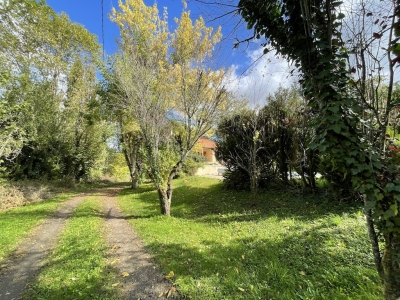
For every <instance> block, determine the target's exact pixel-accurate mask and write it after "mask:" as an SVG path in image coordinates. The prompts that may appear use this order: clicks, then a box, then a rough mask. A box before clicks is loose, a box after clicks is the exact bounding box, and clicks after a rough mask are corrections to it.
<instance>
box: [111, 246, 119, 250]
mask: <svg viewBox="0 0 400 300" xmlns="http://www.w3.org/2000/svg"><path fill="white" fill-rule="evenodd" d="M119 248H121V247H120V246H118V245H114V246H113V247H112V249H114V250H115V249H119Z"/></svg>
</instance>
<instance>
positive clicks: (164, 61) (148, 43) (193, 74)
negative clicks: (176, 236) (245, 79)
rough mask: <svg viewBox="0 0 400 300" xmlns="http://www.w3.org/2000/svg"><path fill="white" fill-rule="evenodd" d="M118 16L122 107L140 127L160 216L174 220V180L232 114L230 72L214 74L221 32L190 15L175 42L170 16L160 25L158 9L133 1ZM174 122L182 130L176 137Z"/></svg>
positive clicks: (179, 25)
mask: <svg viewBox="0 0 400 300" xmlns="http://www.w3.org/2000/svg"><path fill="white" fill-rule="evenodd" d="M119 8H120V11H117V10H115V9H113V11H112V15H111V19H112V20H113V21H114V22H115V23H116V24H118V26H119V28H120V31H121V37H122V39H121V43H120V50H121V51H120V53H119V54H118V55H117V59H116V75H117V78H118V81H119V84H120V86H121V89H122V90H124V92H125V94H126V98H125V100H124V101H123V102H122V103H121V105H124V106H125V107H126V109H129V110H130V111H131V112H132V116H134V117H135V118H136V120H137V121H138V124H139V126H140V128H141V130H142V134H143V137H144V140H145V143H146V149H147V151H148V156H149V165H150V168H151V176H152V179H153V181H154V184H155V187H156V189H157V191H158V194H159V200H160V208H161V213H162V214H165V215H170V208H171V199H172V179H173V178H174V176H175V175H176V173H177V172H178V171H179V169H180V168H181V166H182V164H183V162H184V161H185V159H186V157H187V156H188V154H189V153H190V151H191V150H192V148H193V147H194V146H195V144H196V142H197V141H198V139H199V138H200V137H201V136H202V135H204V134H205V133H206V132H207V131H209V130H210V128H211V127H212V126H213V124H214V122H215V121H216V119H218V116H219V115H220V114H221V112H222V111H223V109H224V108H225V107H226V102H227V99H228V97H227V92H226V91H225V89H224V87H223V83H224V76H225V71H224V70H222V69H221V70H213V69H212V68H211V67H210V66H209V62H210V58H212V53H213V50H214V46H215V44H216V43H218V42H219V40H220V39H221V32H220V29H218V30H216V31H213V29H212V28H211V27H207V26H205V23H204V20H203V19H202V18H201V17H200V18H199V19H198V20H197V21H196V22H195V23H194V24H193V22H192V20H191V18H190V12H188V11H184V12H183V13H182V16H181V18H180V19H179V20H178V19H176V22H177V29H176V31H175V32H174V33H173V34H171V33H170V32H169V31H168V23H167V21H166V17H167V13H166V11H164V16H163V18H161V17H160V16H159V13H158V9H157V6H156V5H153V6H146V5H145V4H144V2H143V1H142V0H127V1H126V2H125V3H123V2H122V1H119ZM172 120H173V121H174V122H175V123H177V122H178V123H179V124H180V126H179V127H180V128H181V129H180V130H178V131H175V132H174V131H173V127H172V125H171V121H172ZM182 129H183V130H182ZM171 145H173V146H174V147H171ZM165 153H168V155H167V156H168V158H165Z"/></svg>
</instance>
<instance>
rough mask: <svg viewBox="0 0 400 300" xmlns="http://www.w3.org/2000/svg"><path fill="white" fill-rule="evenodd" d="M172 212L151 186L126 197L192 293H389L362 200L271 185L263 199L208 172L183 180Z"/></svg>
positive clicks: (132, 215)
mask: <svg viewBox="0 0 400 300" xmlns="http://www.w3.org/2000/svg"><path fill="white" fill-rule="evenodd" d="M174 185H175V190H174V195H173V199H172V212H171V213H172V216H173V217H170V218H168V217H164V216H160V213H159V204H158V198H157V193H156V192H155V191H153V190H152V188H151V186H146V185H144V186H142V187H141V188H140V189H139V190H138V191H135V192H133V191H132V190H128V189H126V190H123V191H122V192H121V194H120V197H119V201H120V204H121V206H122V209H123V211H124V213H125V215H126V217H127V219H130V222H131V223H132V225H133V226H134V227H135V230H136V231H137V233H138V234H139V236H140V237H141V238H142V239H143V241H144V242H145V244H146V246H147V248H148V249H149V251H150V252H151V253H152V255H153V256H154V257H155V259H156V260H157V261H158V263H159V264H160V265H161V266H162V268H163V270H164V272H165V273H166V274H167V273H169V272H170V271H174V273H175V277H174V278H173V280H174V282H175V283H176V284H177V285H178V288H179V290H180V292H181V294H182V295H183V296H185V297H190V298H191V299H315V300H316V299H381V287H380V284H379V279H378V276H377V273H376V271H375V269H374V265H373V259H372V255H371V251H370V244H369V241H368V238H367V233H366V226H365V221H364V217H363V214H362V208H361V205H358V204H352V205H350V204H345V203H338V202H330V201H329V200H327V199H328V197H325V195H302V194H299V193H296V192H295V191H291V190H289V189H288V190H285V191H280V192H277V191H270V192H265V193H263V194H261V195H260V198H259V201H258V203H257V204H254V203H253V202H252V199H251V196H250V194H249V193H247V192H237V191H227V190H223V189H222V185H221V183H219V182H218V180H215V179H209V178H198V177H192V178H189V181H188V182H184V181H183V180H177V181H175V182H174Z"/></svg>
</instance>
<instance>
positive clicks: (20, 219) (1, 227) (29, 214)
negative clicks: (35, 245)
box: [0, 193, 73, 265]
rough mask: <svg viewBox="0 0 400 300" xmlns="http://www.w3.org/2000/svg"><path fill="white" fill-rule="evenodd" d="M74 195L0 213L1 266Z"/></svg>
mask: <svg viewBox="0 0 400 300" xmlns="http://www.w3.org/2000/svg"><path fill="white" fill-rule="evenodd" d="M71 196H73V194H71V193H69V194H62V195H60V196H58V197H54V198H52V199H48V200H46V201H42V202H39V203H35V204H31V205H28V206H23V207H18V208H14V209H10V210H6V211H1V212H0V265H1V263H2V262H3V261H4V259H5V258H6V257H7V255H9V254H10V253H11V252H12V251H13V250H14V249H15V247H16V246H17V245H18V243H20V242H21V240H22V239H23V238H25V237H27V236H28V235H29V233H30V231H31V230H32V228H33V227H35V226H36V225H37V224H39V222H40V221H42V220H43V219H45V218H47V217H48V216H50V215H51V214H52V213H54V212H55V211H56V209H57V208H58V207H59V206H60V205H61V204H62V203H63V202H64V200H65V199H67V198H69V197H71Z"/></svg>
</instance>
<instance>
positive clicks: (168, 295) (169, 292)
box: [167, 287, 176, 298]
mask: <svg viewBox="0 0 400 300" xmlns="http://www.w3.org/2000/svg"><path fill="white" fill-rule="evenodd" d="M175 291H176V288H174V287H172V288H171V289H170V290H169V291H168V294H167V298H169V297H171V295H172V293H173V292H175Z"/></svg>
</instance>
